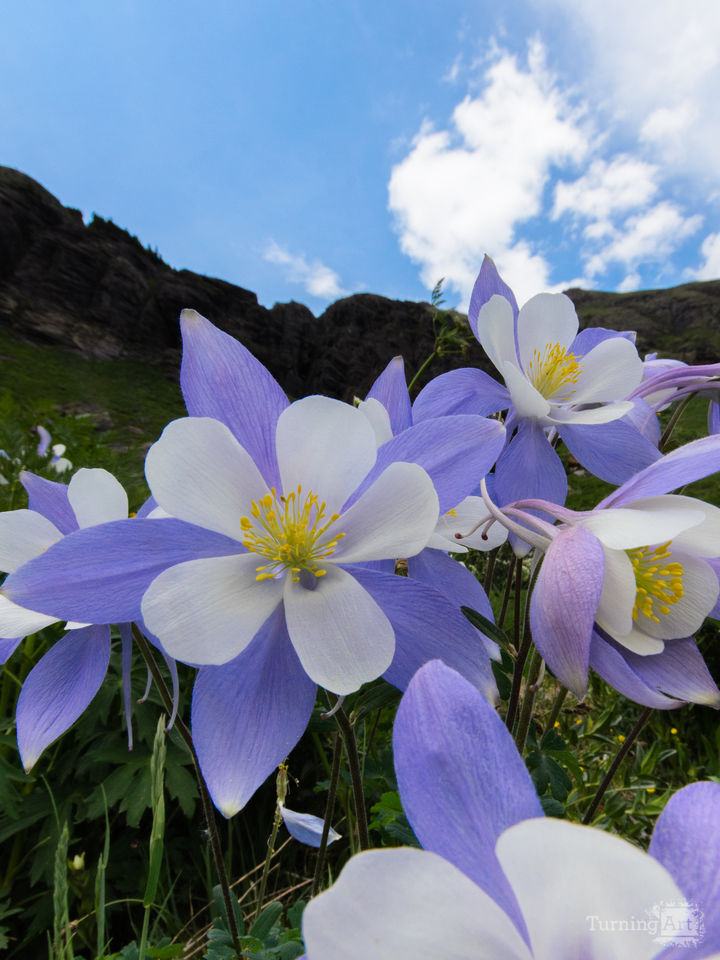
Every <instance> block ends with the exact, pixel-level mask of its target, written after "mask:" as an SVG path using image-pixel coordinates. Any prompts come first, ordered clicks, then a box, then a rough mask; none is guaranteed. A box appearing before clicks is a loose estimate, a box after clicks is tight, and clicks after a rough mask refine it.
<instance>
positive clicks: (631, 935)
mask: <svg viewBox="0 0 720 960" xmlns="http://www.w3.org/2000/svg"><path fill="white" fill-rule="evenodd" d="M394 755H395V766H396V771H397V775H398V786H399V789H400V795H401V799H402V803H403V809H404V810H405V812H406V814H407V817H408V820H409V821H410V824H411V826H412V828H413V830H414V831H415V834H416V836H417V838H418V839H419V841H420V843H421V844H422V846H423V847H424V849H423V850H417V849H404V848H398V849H394V850H375V851H370V852H367V853H361V854H359V855H358V856H356V857H353V858H352V859H351V860H350V861H349V863H348V864H347V866H346V867H345V868H344V870H343V871H342V873H341V874H340V877H339V879H338V880H337V882H336V883H335V885H334V886H333V887H331V888H330V890H328V891H327V892H325V893H323V894H321V895H320V896H319V897H317V898H316V899H315V900H313V901H311V902H310V903H309V904H308V906H307V907H306V909H305V913H304V915H303V935H304V938H305V944H306V947H307V957H308V960H335V958H336V957H337V956H338V955H342V956H343V958H345V960H361V958H362V960H365V958H367V957H373V958H377V960H385V958H387V960H391V958H392V960H417V958H419V957H422V958H425V957H426V958H428V960H430V958H435V957H442V958H443V960H579V958H582V960H654V958H659V957H660V956H663V957H666V958H669V957H672V958H673V960H677V957H685V958H686V960H700V958H711V957H714V958H717V957H718V956H720V954H718V953H717V951H718V950H720V829H718V824H719V823H720V784H716V783H698V784H693V785H691V786H689V787H686V788H685V789H684V790H681V791H679V793H677V794H675V796H674V797H673V798H672V799H671V800H670V802H669V804H668V806H667V808H666V809H665V811H664V812H663V814H662V815H661V816H660V818H659V820H658V822H657V825H656V828H655V833H654V836H653V841H652V844H651V847H650V855H648V854H646V853H644V852H643V851H642V850H639V849H638V848H637V847H635V846H633V845H632V844H630V843H627V842H626V841H624V840H622V839H620V838H619V837H617V836H613V835H611V834H608V833H605V832H603V831H601V830H596V829H593V828H591V827H583V826H580V825H579V824H574V823H568V822H567V821H562V820H554V819H549V818H548V819H546V818H544V817H543V815H542V810H541V807H540V804H539V802H538V798H537V796H536V794H535V790H534V787H533V784H532V781H531V780H530V777H529V775H528V773H527V770H526V769H525V766H524V764H523V762H522V759H521V758H520V755H519V754H518V752H517V750H516V748H515V745H514V743H513V741H512V738H511V737H510V735H509V733H508V732H507V730H506V729H505V727H504V725H503V723H502V721H501V720H500V718H499V717H498V716H497V714H496V713H495V711H494V710H493V709H492V708H491V707H490V706H489V705H488V704H487V703H486V702H485V701H484V700H483V699H482V697H480V696H479V695H478V693H477V691H476V690H474V689H473V688H472V687H471V686H470V684H468V683H467V682H466V681H465V680H463V679H462V677H460V676H459V675H458V674H457V673H455V672H454V671H452V670H450V669H449V668H448V667H446V666H445V665H444V664H442V663H439V662H434V663H429V664H427V665H426V666H424V667H423V668H422V669H421V670H420V671H419V672H418V674H417V675H416V677H415V678H414V679H413V680H412V682H411V683H410V685H409V687H408V689H407V692H406V693H405V695H404V697H403V699H402V702H401V704H400V707H399V709H398V714H397V718H396V721H395V731H394ZM663 905H673V906H674V908H675V910H676V913H675V919H676V921H679V920H682V919H685V920H687V926H686V929H685V932H686V933H687V934H688V936H687V937H686V938H685V939H683V940H680V939H678V940H676V941H674V938H673V935H672V933H668V929H667V927H665V928H663V927H662V925H661V921H662V915H661V911H662V909H663ZM613 921H614V922H613ZM653 921H654V922H653ZM674 931H675V932H678V928H677V927H675V928H674ZM665 951H667V952H665Z"/></svg>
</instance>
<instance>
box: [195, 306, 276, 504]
mask: <svg viewBox="0 0 720 960" xmlns="http://www.w3.org/2000/svg"><path fill="white" fill-rule="evenodd" d="M180 328H181V330H182V337H183V356H182V365H181V367H180V386H181V388H182V392H183V396H184V398H185V405H186V406H187V411H188V414H189V415H190V416H191V417H214V418H215V419H216V420H221V421H222V422H223V423H224V424H226V425H227V426H228V427H229V428H230V429H231V430H232V432H233V433H234V434H235V437H236V438H237V440H238V441H239V443H240V445H241V446H243V447H244V448H245V449H246V450H247V451H248V453H249V454H250V456H251V457H252V458H253V460H254V461H255V463H256V464H257V466H258V468H259V470H260V472H261V473H262V474H263V476H264V477H265V479H266V480H267V482H268V485H269V486H276V487H279V486H280V482H279V480H280V477H279V472H278V466H277V457H276V455H275V427H276V424H277V420H278V417H279V416H280V414H281V413H282V411H283V410H284V409H285V407H287V406H289V401H288V399H287V397H286V396H285V393H284V392H283V390H282V388H281V387H280V384H279V383H278V382H277V380H276V379H275V377H273V375H272V374H271V373H270V371H269V370H267V369H266V368H265V367H264V366H263V365H262V363H260V361H259V360H258V359H257V358H256V357H254V356H253V355H252V354H251V353H250V351H249V350H247V349H246V348H245V347H244V346H243V345H242V344H241V343H239V341H237V340H236V339H235V338H234V337H231V336H230V335H229V334H227V333H223V331H222V330H220V329H218V327H216V326H214V325H213V324H212V323H210V321H209V320H206V319H205V317H202V316H200V314H199V313H196V312H195V311H194V310H183V312H182V314H181V317H180Z"/></svg>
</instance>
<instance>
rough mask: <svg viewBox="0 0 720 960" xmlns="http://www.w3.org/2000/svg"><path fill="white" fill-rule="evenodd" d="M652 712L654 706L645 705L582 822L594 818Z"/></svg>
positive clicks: (585, 822)
mask: <svg viewBox="0 0 720 960" xmlns="http://www.w3.org/2000/svg"><path fill="white" fill-rule="evenodd" d="M651 713H652V707H645V709H644V710H643V712H642V713H641V714H640V719H639V720H638V722H637V723H636V724H635V726H634V727H633V728H632V730H631V731H630V733H629V734H628V736H627V739H626V740H625V741H624V742H623V744H622V745H621V747H620V749H619V750H618V752H617V755H616V757H615V759H614V760H613V762H612V763H611V764H610V768H609V769H608V772H607V773H606V774H605V776H604V777H603V780H602V783H601V784H600V786H599V787H598V789H597V793H596V794H595V796H594V797H593V799H592V803H591V804H590V806H589V807H588V809H587V813H586V814H585V816H584V817H583V819H582V822H583V823H584V824H588V823H590V821H591V820H592V818H593V816H594V815H595V811H596V810H597V808H598V806H599V804H600V801H601V800H602V798H603V796H604V795H605V791H606V790H607V788H608V787H609V786H610V781H611V780H612V778H613V777H614V776H615V772H616V770H617V768H618V767H619V766H620V764H621V763H622V762H623V760H624V759H625V756H626V754H627V752H628V750H629V749H630V747H631V746H632V745H633V743H634V742H635V740H636V739H637V737H638V734H639V733H640V731H641V730H642V728H643V727H644V726H645V723H646V722H647V719H648V717H649V716H650V714H651Z"/></svg>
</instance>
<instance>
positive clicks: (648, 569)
mask: <svg viewBox="0 0 720 960" xmlns="http://www.w3.org/2000/svg"><path fill="white" fill-rule="evenodd" d="M670 543H671V541H670V540H668V542H667V543H662V544H660V546H658V547H654V548H653V547H638V549H637V550H628V551H627V555H628V557H629V558H630V562H631V563H632V565H633V571H634V573H635V584H636V587H637V593H636V594H635V606H634V607H633V620H637V619H638V617H639V615H640V614H642V615H643V616H644V617H647V618H648V620H654V621H655V623H660V617H659V616H658V614H667V613H670V607H671V606H672V605H673V604H674V603H677V602H678V600H679V599H680V598H681V597H682V595H683V568H682V564H681V563H677V562H672V563H666V562H665V561H667V559H668V558H669V557H670V556H671V553H670V550H669V549H668V548H669V546H670Z"/></svg>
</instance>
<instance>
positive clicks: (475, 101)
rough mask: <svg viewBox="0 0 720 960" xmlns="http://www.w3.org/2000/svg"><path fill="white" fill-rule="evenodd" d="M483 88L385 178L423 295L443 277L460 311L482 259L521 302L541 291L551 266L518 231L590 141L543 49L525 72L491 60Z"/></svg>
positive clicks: (511, 62) (502, 58) (536, 46)
mask: <svg viewBox="0 0 720 960" xmlns="http://www.w3.org/2000/svg"><path fill="white" fill-rule="evenodd" d="M483 80H484V84H483V86H482V88H481V91H480V93H479V94H478V95H477V96H470V95H468V96H466V97H465V98H464V99H463V100H462V101H461V102H460V103H459V104H458V105H457V106H456V107H455V110H454V111H453V114H452V119H451V123H450V125H449V129H445V130H436V129H434V128H433V126H432V125H431V124H430V123H427V122H426V123H425V124H424V125H423V126H422V128H421V129H420V131H419V133H418V134H417V136H416V138H415V140H414V142H413V145H412V148H411V150H410V152H409V153H408V154H407V156H405V157H404V159H403V160H402V161H401V162H400V163H398V164H396V165H395V167H394V168H393V170H392V174H391V177H390V181H389V184H388V192H389V202H388V206H389V209H390V211H391V212H392V213H393V215H394V219H395V226H396V229H397V232H398V234H399V236H400V245H401V248H402V250H403V252H404V253H406V254H407V255H408V256H410V257H411V258H412V259H413V260H414V261H415V262H417V263H418V264H419V265H420V267H421V277H422V280H423V282H424V283H425V285H426V286H427V287H428V288H431V287H432V286H433V285H434V284H435V282H436V281H437V280H438V279H439V278H440V277H445V278H446V281H447V283H448V284H449V285H450V286H451V287H452V288H454V289H455V290H456V291H457V292H458V293H459V294H460V297H461V298H462V303H463V304H467V301H468V299H469V295H470V291H471V289H472V284H473V282H474V280H475V277H476V276H477V272H478V269H479V266H480V263H481V262H482V257H483V254H484V253H485V252H486V251H487V252H488V253H490V254H491V255H492V256H493V259H495V261H496V263H497V265H498V269H499V270H500V271H501V272H502V274H503V276H504V278H505V279H506V280H507V282H508V283H509V284H510V285H511V286H512V287H513V289H514V290H515V292H516V294H517V295H518V298H519V300H520V301H521V302H522V301H523V300H525V299H527V298H528V297H530V296H532V295H533V294H534V293H537V292H538V290H542V289H547V285H548V276H549V267H548V264H547V262H546V260H545V259H544V257H543V255H542V253H541V252H540V251H538V250H533V248H532V247H531V245H530V243H529V241H528V240H525V239H519V237H518V228H519V227H521V225H523V224H524V223H526V222H527V221H528V220H529V219H531V218H532V217H535V216H537V215H538V214H539V213H540V212H541V210H542V206H543V194H544V191H545V188H546V186H547V183H548V179H549V176H550V171H551V168H552V167H554V166H559V165H561V164H568V163H576V162H578V161H580V160H581V159H582V158H583V157H585V155H586V153H587V151H588V147H589V136H588V133H587V131H586V130H585V128H584V124H583V118H582V115H581V113H580V112H579V111H578V110H577V108H574V107H573V106H572V105H571V103H570V102H569V100H568V99H567V97H566V96H565V94H564V93H563V91H562V90H561V89H560V88H559V86H558V84H557V82H556V80H555V77H554V76H553V75H552V74H551V72H550V71H549V70H548V68H547V66H546V62H545V51H544V47H543V45H542V44H541V43H540V41H538V40H536V41H534V42H532V43H531V44H530V46H529V48H528V57H527V62H526V63H525V64H522V65H520V64H519V63H518V60H517V58H516V57H515V56H513V55H511V54H509V53H504V54H498V56H497V57H496V58H495V60H494V62H492V63H491V64H490V66H489V67H487V69H486V71H485V74H484V77H483Z"/></svg>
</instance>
